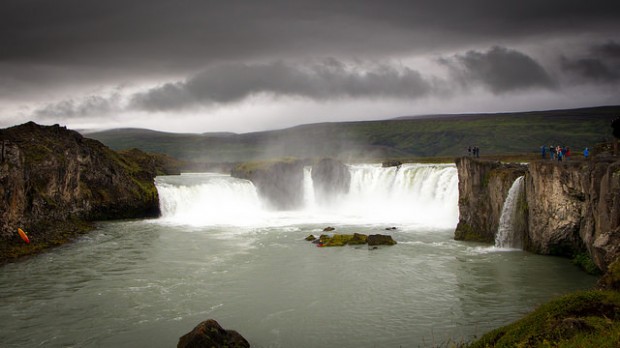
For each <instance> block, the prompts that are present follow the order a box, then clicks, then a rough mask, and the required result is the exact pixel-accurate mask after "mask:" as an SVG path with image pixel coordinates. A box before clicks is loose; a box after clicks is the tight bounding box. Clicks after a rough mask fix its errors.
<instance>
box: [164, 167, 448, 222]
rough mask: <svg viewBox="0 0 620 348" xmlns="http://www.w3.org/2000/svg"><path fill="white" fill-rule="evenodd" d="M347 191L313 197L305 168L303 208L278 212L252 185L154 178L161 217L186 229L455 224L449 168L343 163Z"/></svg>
mask: <svg viewBox="0 0 620 348" xmlns="http://www.w3.org/2000/svg"><path fill="white" fill-rule="evenodd" d="M347 167H348V168H349V171H350V173H351V184H350V188H349V192H348V193H338V194H336V195H335V196H334V197H332V198H333V199H330V200H329V202H326V201H318V199H317V198H316V197H315V194H314V183H313V180H312V176H311V173H312V168H311V167H306V168H305V169H304V177H303V182H301V183H300V185H303V192H304V206H303V207H302V208H301V209H299V210H297V211H288V212H280V211H273V210H269V209H267V208H265V207H266V206H267V205H265V204H263V202H262V200H261V197H260V195H259V194H258V192H257V190H256V188H255V187H254V185H253V184H252V183H251V182H250V181H247V180H241V179H237V178H233V177H230V176H228V175H223V174H184V175H181V176H163V177H158V178H157V180H156V185H157V189H158V191H159V197H160V208H161V211H162V219H163V220H166V221H169V222H172V223H180V224H188V225H197V226H205V225H221V224H223V225H240V224H241V225H245V226H259V225H260V226H275V225H282V224H307V223H338V224H353V225H354V224H381V225H385V226H392V225H399V224H401V225H403V224H407V225H412V224H413V225H423V226H432V227H440V228H451V227H454V226H456V223H457V222H458V176H457V172H456V167H455V166H454V165H427V164H404V165H402V166H401V167H399V168H396V167H390V168H382V167H381V165H370V164H363V165H348V166H347Z"/></svg>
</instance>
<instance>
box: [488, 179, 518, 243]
mask: <svg viewBox="0 0 620 348" xmlns="http://www.w3.org/2000/svg"><path fill="white" fill-rule="evenodd" d="M522 190H523V176H520V177H518V178H517V179H516V180H515V181H514V183H513V184H512V186H511V187H510V190H509V191H508V196H507V197H506V200H505V201H504V207H503V208H502V215H501V216H500V218H499V227H498V229H497V234H496V235H495V247H496V248H511V249H521V248H522V247H523V245H522V244H523V243H522V236H521V233H520V232H521V231H520V230H519V228H518V218H519V216H518V215H519V214H518V213H519V211H518V210H519V204H518V202H519V197H520V196H521V192H522Z"/></svg>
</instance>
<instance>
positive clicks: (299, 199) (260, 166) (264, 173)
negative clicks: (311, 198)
mask: <svg viewBox="0 0 620 348" xmlns="http://www.w3.org/2000/svg"><path fill="white" fill-rule="evenodd" d="M231 175H232V176H233V177H235V178H240V179H246V180H250V181H252V183H253V184H254V186H256V189H257V190H258V192H259V194H260V196H261V197H263V198H265V199H266V200H267V203H268V204H269V205H270V206H271V207H272V208H274V209H278V210H290V209H295V208H298V207H300V206H301V205H302V203H303V180H304V163H303V161H300V160H283V161H277V162H248V163H243V164H240V165H238V166H236V167H235V168H233V169H232V171H231Z"/></svg>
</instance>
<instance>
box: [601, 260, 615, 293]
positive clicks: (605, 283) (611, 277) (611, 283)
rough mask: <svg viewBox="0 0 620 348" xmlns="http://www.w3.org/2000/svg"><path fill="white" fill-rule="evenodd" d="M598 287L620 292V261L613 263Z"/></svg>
mask: <svg viewBox="0 0 620 348" xmlns="http://www.w3.org/2000/svg"><path fill="white" fill-rule="evenodd" d="M598 287H599V288H601V289H609V290H616V291H620V259H617V260H616V261H614V262H612V263H611V264H610V265H609V266H608V267H607V272H605V274H604V275H603V276H602V277H601V279H600V280H599V281H598Z"/></svg>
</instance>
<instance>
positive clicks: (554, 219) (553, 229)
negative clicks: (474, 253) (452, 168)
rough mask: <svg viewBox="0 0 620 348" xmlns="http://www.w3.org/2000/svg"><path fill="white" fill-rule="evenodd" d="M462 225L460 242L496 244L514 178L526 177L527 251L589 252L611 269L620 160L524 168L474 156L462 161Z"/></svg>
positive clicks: (619, 212)
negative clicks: (495, 236) (506, 197)
mask: <svg viewBox="0 0 620 348" xmlns="http://www.w3.org/2000/svg"><path fill="white" fill-rule="evenodd" d="M456 164H457V168H458V175H459V197H460V198H459V212H460V218H459V224H458V226H457V229H456V231H455V239H465V240H478V241H486V242H491V241H493V240H494V235H495V233H496V232H497V225H498V222H499V217H500V215H499V214H500V213H501V206H502V204H503V202H504V200H505V194H506V192H507V190H508V189H509V187H510V186H509V185H510V183H511V182H512V181H514V178H516V177H518V176H520V175H523V174H525V190H524V194H525V200H526V203H525V204H523V206H522V210H524V213H525V215H526V218H527V223H526V226H525V240H524V249H526V250H529V251H533V252H536V253H540V254H548V255H561V256H569V257H570V256H575V255H578V254H581V253H587V254H588V255H589V256H590V257H591V258H592V260H593V261H594V263H595V264H596V266H597V267H598V268H600V269H601V270H603V271H605V270H606V269H607V267H608V266H609V265H610V264H611V263H612V262H613V261H614V260H616V259H617V258H618V257H619V256H620V160H618V158H613V157H601V158H596V159H592V160H588V161H570V162H563V163H558V162H553V161H542V160H541V161H534V162H531V163H529V165H528V166H527V169H526V170H525V167H523V166H514V165H503V164H499V163H496V162H488V161H483V160H477V159H472V158H467V157H465V158H459V159H457V161H456Z"/></svg>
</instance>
